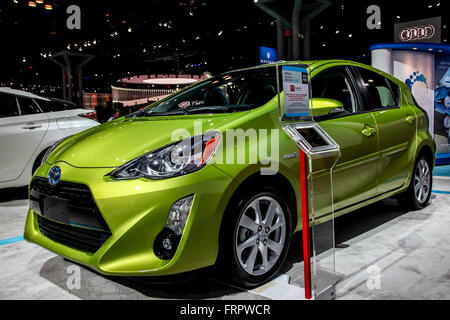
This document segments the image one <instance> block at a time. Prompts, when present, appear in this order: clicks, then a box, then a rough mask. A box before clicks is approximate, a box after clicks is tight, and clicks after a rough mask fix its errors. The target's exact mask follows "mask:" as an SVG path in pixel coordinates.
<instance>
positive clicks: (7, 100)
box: [0, 93, 19, 118]
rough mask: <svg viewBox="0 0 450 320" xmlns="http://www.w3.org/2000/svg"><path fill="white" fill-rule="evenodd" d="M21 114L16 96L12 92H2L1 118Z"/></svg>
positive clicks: (0, 101)
mask: <svg viewBox="0 0 450 320" xmlns="http://www.w3.org/2000/svg"><path fill="white" fill-rule="evenodd" d="M18 115H19V109H18V108H17V101H16V97H15V96H13V95H10V94H3V93H0V118H6V117H14V116H18Z"/></svg>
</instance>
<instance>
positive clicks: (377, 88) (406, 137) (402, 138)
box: [355, 67, 416, 194]
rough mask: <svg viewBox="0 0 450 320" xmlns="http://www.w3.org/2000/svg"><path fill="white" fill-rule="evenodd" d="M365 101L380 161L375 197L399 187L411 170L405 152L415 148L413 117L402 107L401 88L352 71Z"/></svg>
mask: <svg viewBox="0 0 450 320" xmlns="http://www.w3.org/2000/svg"><path fill="white" fill-rule="evenodd" d="M355 70H356V71H357V73H358V74H359V75H360V80H359V81H361V83H362V85H363V86H362V87H363V88H364V91H365V94H366V95H367V97H368V101H367V103H366V104H364V109H365V110H366V111H371V112H372V114H373V116H374V117H375V121H376V123H377V127H378V144H379V149H380V158H379V161H378V174H377V175H378V187H377V193H378V194H382V193H385V192H388V191H391V190H394V189H397V188H399V187H401V186H402V185H403V184H404V183H405V182H406V180H407V177H408V174H409V172H410V170H411V161H410V160H409V157H408V151H409V150H410V148H411V147H414V144H415V134H416V116H415V113H414V111H413V110H412V108H410V107H409V106H407V105H404V106H402V105H401V93H400V88H399V87H398V86H397V85H396V84H395V83H393V82H392V81H390V80H389V79H387V78H385V77H384V76H382V75H380V74H378V73H375V72H373V71H371V70H369V69H366V68H362V67H355Z"/></svg>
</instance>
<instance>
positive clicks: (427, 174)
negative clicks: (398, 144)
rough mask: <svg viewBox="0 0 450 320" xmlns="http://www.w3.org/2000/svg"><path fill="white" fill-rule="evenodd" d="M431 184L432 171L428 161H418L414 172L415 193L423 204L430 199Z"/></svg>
mask: <svg viewBox="0 0 450 320" xmlns="http://www.w3.org/2000/svg"><path fill="white" fill-rule="evenodd" d="M430 186H431V171H430V166H429V165H428V162H427V161H426V160H425V159H421V160H420V161H419V162H418V163H417V167H416V171H415V173H414V195H415V196H416V199H417V201H419V203H421V204H423V203H425V201H426V200H427V199H428V195H429V193H430V191H431V190H430Z"/></svg>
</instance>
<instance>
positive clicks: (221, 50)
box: [0, 0, 449, 91]
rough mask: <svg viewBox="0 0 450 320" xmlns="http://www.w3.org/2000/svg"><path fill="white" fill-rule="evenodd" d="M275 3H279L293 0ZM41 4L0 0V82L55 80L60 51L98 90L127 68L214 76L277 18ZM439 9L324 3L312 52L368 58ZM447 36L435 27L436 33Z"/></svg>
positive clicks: (169, 7) (239, 3)
mask: <svg viewBox="0 0 450 320" xmlns="http://www.w3.org/2000/svg"><path fill="white" fill-rule="evenodd" d="M15 2H18V3H15ZM277 2H278V4H277V6H278V7H279V8H290V7H292V4H293V0H278V1H277ZM44 3H45V4H51V5H52V6H53V10H45V9H44V7H43V5H44V4H37V6H36V7H29V6H28V1H22V0H16V1H13V0H2V1H1V3H0V10H1V11H0V37H1V39H2V48H1V62H0V63H1V65H0V70H1V72H0V84H2V85H8V86H10V85H11V83H12V86H13V87H18V86H20V85H23V86H25V87H26V86H32V85H36V84H39V85H42V86H59V85H60V83H61V71H60V69H59V67H58V66H57V65H56V64H54V63H53V62H52V61H50V60H49V59H48V56H49V54H55V53H56V52H58V51H61V50H69V51H76V52H79V53H88V54H93V55H95V58H94V59H93V60H92V61H91V62H89V63H88V64H87V65H86V66H85V67H84V69H83V75H84V79H85V80H84V87H85V88H87V89H88V90H94V89H95V90H99V91H105V90H109V85H110V84H111V83H113V82H114V81H115V80H117V79H118V78H121V77H123V76H126V75H128V74H130V75H133V74H151V73H153V74H154V73H193V74H199V73H201V72H203V71H205V70H208V71H211V72H213V73H218V72H222V71H225V70H229V69H234V68H239V67H245V66H251V65H255V64H257V63H258V47H259V46H269V47H275V46H276V23H274V20H273V18H271V17H270V16H268V15H267V14H265V13H264V12H263V11H262V10H260V9H259V8H258V7H256V6H255V5H254V3H253V0H181V1H175V0H141V1H138V0H127V1H103V0H95V1H94V0H91V1H87V0H86V1H84V0H78V1H76V0H70V1H65V0H59V1H56V0H54V1H44ZM72 4H77V5H79V6H80V8H81V30H68V29H67V27H66V19H67V17H68V16H69V14H67V13H66V9H67V7H68V6H69V5H72ZM372 4H377V5H379V6H380V8H381V20H382V25H381V29H380V30H369V29H368V28H367V27H366V20H367V17H368V14H367V13H366V9H367V7H368V6H369V5H372ZM438 4H439V5H438ZM285 10H288V9H285ZM448 12H449V10H448V5H447V4H446V1H439V0H433V1H428V0H425V1H424V0H422V1H419V0H410V1H403V0H402V1H398V0H397V1H393V0H390V1H384V0H383V1H377V0H371V1H366V0H361V1H357V0H353V1H351V0H346V1H342V0H340V1H333V4H332V5H331V6H330V7H329V8H328V9H326V10H325V11H324V12H322V13H321V14H319V15H318V16H317V17H316V18H314V19H313V20H312V24H311V35H312V36H311V56H312V58H314V59H324V58H345V59H350V60H357V61H362V62H365V63H370V49H369V45H370V44H373V43H378V42H392V41H393V24H394V23H395V22H402V21H409V20H415V19H420V18H427V17H435V16H442V17H443V25H445V26H446V25H447V23H448ZM288 17H289V18H290V13H288ZM337 31H338V32H337ZM350 35H351V36H350ZM447 37H448V28H444V29H443V37H442V38H443V39H445V40H447ZM324 45H325V46H324Z"/></svg>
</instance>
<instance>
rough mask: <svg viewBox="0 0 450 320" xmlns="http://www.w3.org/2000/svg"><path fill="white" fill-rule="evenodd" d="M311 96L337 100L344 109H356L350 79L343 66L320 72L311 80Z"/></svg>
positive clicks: (350, 110) (352, 110)
mask: <svg viewBox="0 0 450 320" xmlns="http://www.w3.org/2000/svg"><path fill="white" fill-rule="evenodd" d="M311 90H312V97H313V98H325V99H333V100H337V101H339V102H340V103H342V105H343V106H344V109H345V111H347V112H350V113H353V112H355V111H356V99H355V94H354V92H353V90H352V86H351V79H350V76H349V74H348V72H347V70H346V68H345V67H337V68H332V69H328V70H325V71H322V72H320V73H319V74H317V75H316V76H314V78H312V80H311Z"/></svg>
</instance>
